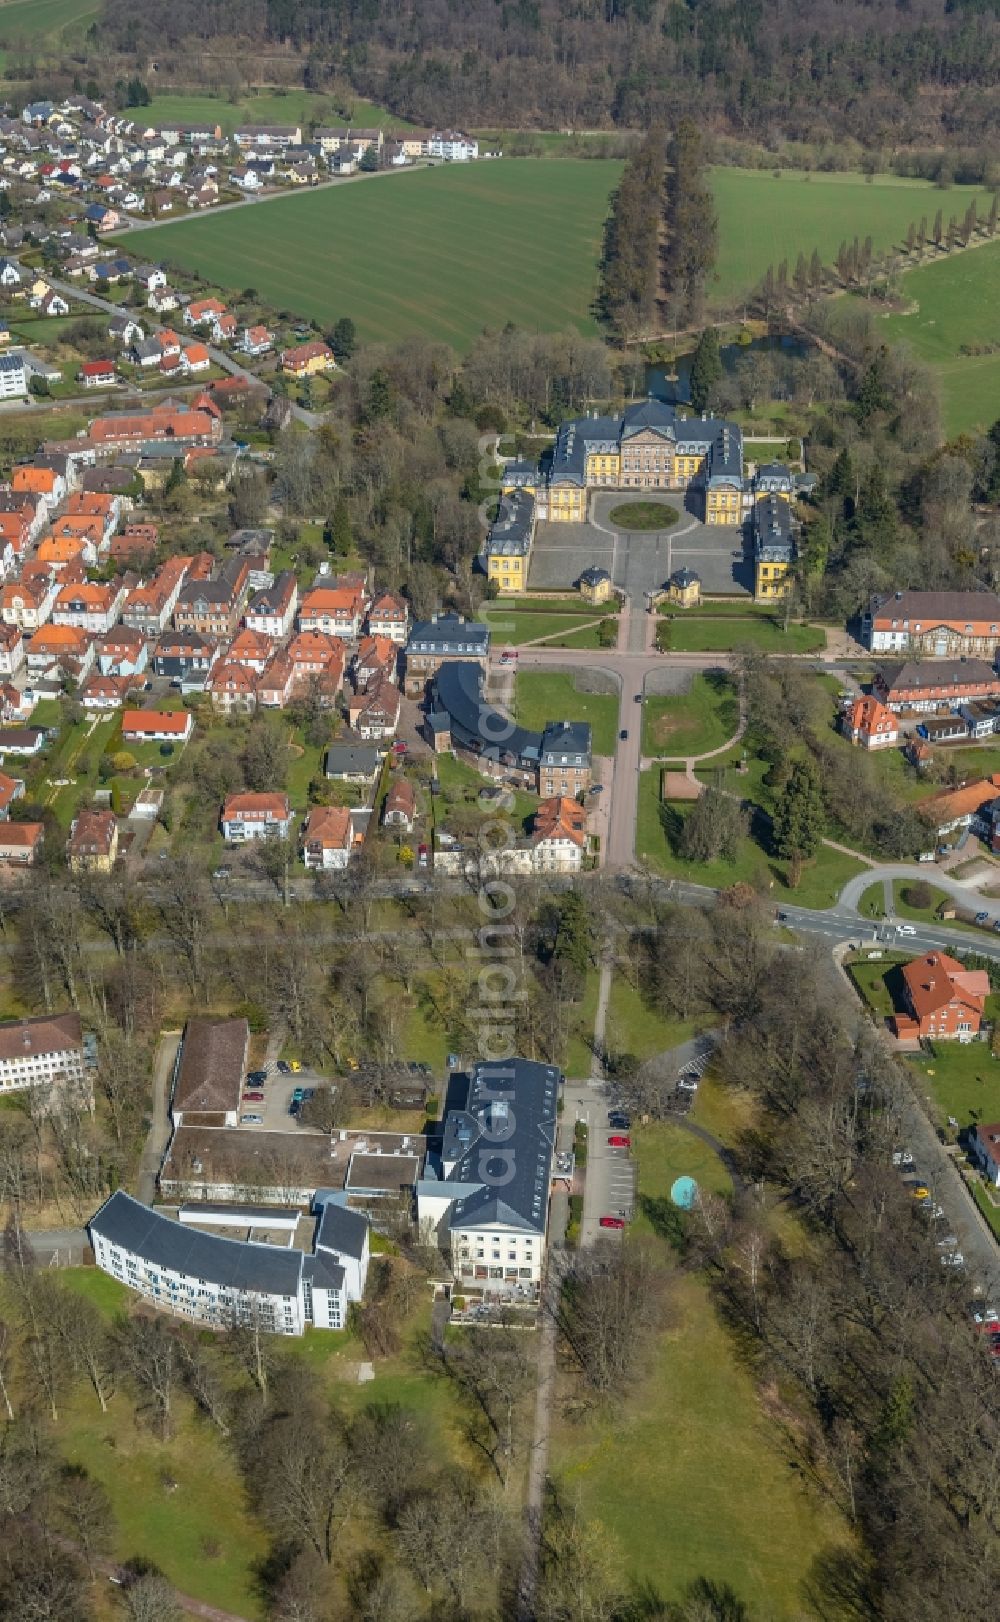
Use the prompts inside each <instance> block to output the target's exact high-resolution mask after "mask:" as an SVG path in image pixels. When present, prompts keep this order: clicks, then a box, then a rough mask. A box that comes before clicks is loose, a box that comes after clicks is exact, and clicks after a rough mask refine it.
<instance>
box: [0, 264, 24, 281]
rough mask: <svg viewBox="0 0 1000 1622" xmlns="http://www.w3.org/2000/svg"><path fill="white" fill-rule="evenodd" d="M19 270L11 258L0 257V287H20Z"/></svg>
mask: <svg viewBox="0 0 1000 1622" xmlns="http://www.w3.org/2000/svg"><path fill="white" fill-rule="evenodd" d="M20 285H21V271H20V269H19V267H18V266H17V265H16V264H15V263H14V261H13V259H6V258H2V259H0V287H20Z"/></svg>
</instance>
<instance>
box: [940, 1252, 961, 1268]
mask: <svg viewBox="0 0 1000 1622" xmlns="http://www.w3.org/2000/svg"><path fill="white" fill-rule="evenodd" d="M941 1266H942V1267H964V1266H965V1257H964V1256H963V1255H962V1252H961V1251H960V1250H949V1251H946V1252H945V1254H944V1255H943V1256H942V1257H941Z"/></svg>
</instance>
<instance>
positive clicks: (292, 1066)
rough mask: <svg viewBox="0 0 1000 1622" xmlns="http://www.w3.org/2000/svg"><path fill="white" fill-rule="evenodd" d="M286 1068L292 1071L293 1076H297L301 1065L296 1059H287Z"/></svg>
mask: <svg viewBox="0 0 1000 1622" xmlns="http://www.w3.org/2000/svg"><path fill="white" fill-rule="evenodd" d="M288 1068H289V1070H290V1071H291V1072H292V1075H293V1076H297V1075H298V1073H299V1071H300V1070H301V1069H302V1066H301V1064H300V1063H299V1061H298V1059H289V1061H288Z"/></svg>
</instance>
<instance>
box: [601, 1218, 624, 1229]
mask: <svg viewBox="0 0 1000 1622" xmlns="http://www.w3.org/2000/svg"><path fill="white" fill-rule="evenodd" d="M624 1226H625V1218H624V1217H601V1220H600V1222H599V1223H598V1227H599V1228H624Z"/></svg>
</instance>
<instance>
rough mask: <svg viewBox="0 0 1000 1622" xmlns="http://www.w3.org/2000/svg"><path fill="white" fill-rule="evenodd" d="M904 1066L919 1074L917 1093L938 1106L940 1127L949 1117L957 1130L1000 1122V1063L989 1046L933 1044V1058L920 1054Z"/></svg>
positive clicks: (974, 1043) (968, 1043)
mask: <svg viewBox="0 0 1000 1622" xmlns="http://www.w3.org/2000/svg"><path fill="white" fill-rule="evenodd" d="M907 1064H909V1065H911V1066H912V1067H913V1069H914V1070H916V1071H917V1073H918V1076H919V1081H918V1083H917V1090H918V1092H919V1093H920V1094H921V1095H922V1096H923V1097H924V1098H928V1097H929V1098H930V1099H931V1100H932V1101H933V1104H935V1105H936V1106H937V1112H938V1114H939V1116H940V1125H941V1126H944V1125H945V1122H946V1121H947V1119H948V1116H949V1115H953V1116H954V1117H955V1119H956V1121H957V1122H958V1123H959V1126H960V1127H964V1126H968V1125H969V1124H970V1122H972V1121H998V1120H1000V1059H994V1057H993V1055H992V1054H991V1053H990V1049H989V1043H988V1042H967V1043H965V1044H962V1043H960V1042H935V1043H934V1056H933V1058H929V1057H927V1056H926V1055H924V1054H921V1056H920V1057H919V1058H910V1059H907ZM932 1114H933V1110H932Z"/></svg>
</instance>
